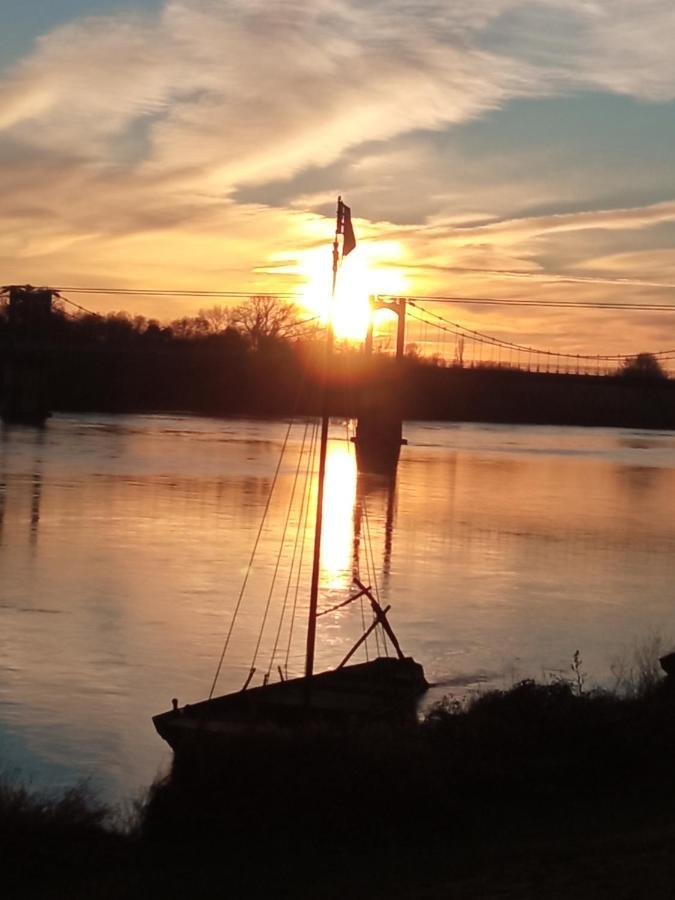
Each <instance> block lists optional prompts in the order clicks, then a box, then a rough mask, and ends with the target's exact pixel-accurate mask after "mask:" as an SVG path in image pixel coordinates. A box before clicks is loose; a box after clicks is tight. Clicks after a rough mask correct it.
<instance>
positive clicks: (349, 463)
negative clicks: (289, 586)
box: [321, 441, 356, 590]
mask: <svg viewBox="0 0 675 900" xmlns="http://www.w3.org/2000/svg"><path fill="white" fill-rule="evenodd" d="M355 499H356V458H355V455H354V451H353V449H352V447H351V445H350V444H347V443H346V442H344V441H339V442H337V441H331V442H330V443H329V445H328V454H327V457H326V480H325V482H324V506H323V518H322V545H321V584H322V587H324V588H328V589H331V590H333V589H337V588H342V587H343V586H344V585H345V584H349V583H350V582H351V562H352V548H353V521H354V501H355Z"/></svg>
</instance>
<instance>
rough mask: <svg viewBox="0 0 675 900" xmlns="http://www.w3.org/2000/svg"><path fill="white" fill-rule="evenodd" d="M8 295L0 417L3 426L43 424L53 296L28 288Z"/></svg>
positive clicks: (46, 412) (46, 407)
mask: <svg viewBox="0 0 675 900" xmlns="http://www.w3.org/2000/svg"><path fill="white" fill-rule="evenodd" d="M8 292H9V303H8V307H7V339H6V341H5V342H4V347H3V348H2V357H1V359H2V365H1V368H0V371H1V372H2V392H1V393H0V415H1V416H2V420H3V422H6V423H12V422H16V423H22V424H27V425H43V424H44V422H45V420H46V419H47V418H48V417H49V415H50V410H49V401H48V399H47V385H48V379H47V373H46V361H45V354H46V350H47V340H48V337H49V328H50V324H51V318H52V301H53V298H54V293H53V291H50V290H46V289H36V288H33V287H31V286H30V285H26V286H25V287H16V286H12V287H10V288H9V289H8Z"/></svg>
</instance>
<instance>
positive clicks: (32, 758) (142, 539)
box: [0, 416, 675, 796]
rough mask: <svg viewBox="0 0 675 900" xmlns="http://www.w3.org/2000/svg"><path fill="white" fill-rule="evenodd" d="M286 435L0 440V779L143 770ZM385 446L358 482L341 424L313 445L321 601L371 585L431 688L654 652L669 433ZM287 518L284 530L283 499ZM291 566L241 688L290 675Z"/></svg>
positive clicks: (664, 584)
mask: <svg viewBox="0 0 675 900" xmlns="http://www.w3.org/2000/svg"><path fill="white" fill-rule="evenodd" d="M285 429H286V423H284V422H263V421H255V422H253V421H243V420H239V421H233V420H232V421H229V420H228V421H226V422H223V421H218V420H209V419H196V418H195V419H193V418H189V417H180V416H175V417H170V416H120V417H118V418H114V417H105V416H71V417H63V416H55V417H54V419H52V420H51V421H50V423H49V425H48V427H47V429H46V430H45V432H44V433H42V435H41V436H40V438H39V440H38V439H37V436H36V433H35V432H33V431H30V430H29V429H20V428H16V429H11V431H7V430H3V432H2V442H1V443H0V571H1V572H2V580H1V581H0V741H1V742H2V746H3V754H4V764H5V766H6V767H7V768H9V769H12V768H15V767H20V766H23V767H24V774H25V775H26V776H27V777H31V778H33V779H34V780H35V781H36V783H40V781H44V782H47V783H58V782H60V783H70V782H72V781H74V780H75V779H76V778H78V777H81V776H89V777H91V778H92V779H93V783H94V786H97V787H101V788H102V789H103V790H104V791H105V792H107V793H108V794H109V795H118V796H119V795H120V794H129V793H130V792H132V791H133V790H135V789H136V788H137V787H139V786H141V785H143V784H147V783H148V782H149V781H150V780H151V779H152V777H153V776H154V774H155V772H156V770H157V768H158V767H159V766H160V765H161V764H162V762H163V760H165V759H166V757H165V755H164V747H163V745H162V743H161V742H160V741H159V740H158V739H157V737H156V735H155V733H154V731H153V729H152V726H151V724H150V716H151V714H152V713H154V712H157V711H158V710H159V709H162V708H163V707H164V706H168V705H169V701H170V698H171V697H172V696H178V697H179V698H180V699H181V700H182V701H184V702H192V701H194V700H198V699H201V698H203V697H204V696H205V694H206V693H207V692H208V689H209V687H210V684H211V681H212V678H213V674H214V671H215V667H216V662H217V660H218V656H219V654H220V652H221V650H222V646H223V636H224V634H225V632H226V630H227V627H228V625H229V622H230V620H231V617H232V612H233V608H234V604H235V602H236V599H237V593H238V591H239V588H240V586H241V581H242V577H243V573H244V570H245V567H246V561H247V560H248V557H249V555H250V552H251V547H252V546H253V543H254V541H255V537H256V533H257V530H258V528H259V526H260V521H261V518H262V513H263V510H264V506H265V503H266V500H267V498H268V496H269V492H270V486H271V483H272V480H273V476H274V471H275V466H276V463H277V459H278V454H279V449H280V447H281V444H282V442H283V438H284V434H285ZM407 436H408V438H409V441H410V443H409V445H408V447H406V448H405V449H404V451H403V453H402V457H401V462H400V464H399V469H398V475H397V478H396V480H394V479H387V478H383V477H378V476H375V475H361V476H357V473H356V465H355V461H354V456H353V449H352V447H351V446H350V445H348V444H347V443H346V441H344V440H343V439H342V429H341V428H340V427H339V426H338V425H337V423H336V425H335V427H334V429H333V430H332V431H331V439H330V442H329V457H328V463H327V483H326V506H325V510H324V519H323V526H324V534H325V541H324V552H323V566H324V575H323V580H322V603H324V604H326V605H327V606H330V605H331V603H332V601H333V597H331V596H330V595H331V594H333V595H335V598H334V599H335V600H339V599H344V597H345V596H346V594H347V591H348V588H349V586H350V583H351V579H352V576H353V574H354V572H355V571H358V572H360V573H361V574H362V576H366V578H365V579H364V580H367V581H368V580H369V581H370V582H371V583H374V582H375V581H377V586H378V587H379V589H380V591H381V592H382V594H383V595H384V597H383V600H385V601H386V603H387V604H389V603H391V604H392V613H391V618H392V624H393V625H394V627H395V629H396V632H397V634H398V636H399V637H400V639H401V642H402V645H403V649H404V651H405V652H407V653H410V654H412V655H414V656H415V658H417V659H419V660H420V661H422V662H423V663H424V665H425V669H426V671H427V673H428V675H429V677H430V678H431V679H432V680H434V681H438V682H443V683H444V685H445V687H444V688H443V690H446V691H447V690H452V691H458V690H462V689H467V688H471V687H475V686H477V685H480V684H488V685H495V684H496V685H501V684H502V683H504V682H505V681H508V679H509V678H510V677H512V676H511V675H510V674H509V673H512V672H517V674H518V677H526V676H537V677H540V676H541V674H542V672H544V671H547V672H550V671H552V670H555V669H560V670H563V669H565V668H566V666H568V664H569V660H570V658H571V655H572V653H573V652H574V650H576V649H577V648H579V649H580V650H581V653H582V657H583V661H584V668H585V670H586V671H588V672H590V673H591V678H592V679H596V678H597V679H601V678H602V677H603V675H604V674H606V673H607V672H608V661H609V660H610V659H611V657H612V656H613V655H614V654H616V652H617V650H618V649H619V648H620V647H621V646H622V645H624V644H630V643H631V642H632V641H633V640H634V639H636V638H639V637H640V636H641V635H643V634H645V633H646V632H647V631H648V630H649V629H651V628H660V629H661V630H662V632H663V633H665V634H671V635H675V613H674V612H673V609H674V607H673V603H672V584H673V580H674V579H675V516H673V513H674V512H675V447H674V446H673V437H674V436H673V435H672V434H663V435H661V434H659V435H655V436H654V443H655V446H653V447H652V446H650V447H640V448H637V447H631V446H629V443H630V441H631V440H633V438H634V433H632V432H625V433H624V432H619V431H613V430H611V429H555V428H529V427H528V428H525V427H521V428H516V427H514V428H510V427H507V426H504V427H489V428H486V427H483V426H479V425H461V426H460V425H456V426H446V425H442V424H438V423H418V424H414V423H411V424H409V425H408V428H407ZM640 440H642V436H641V435H640ZM294 446H295V449H296V450H298V446H299V441H298V442H296V444H295V445H294ZM306 459H307V456H306V455H305V460H306ZM303 471H304V469H303ZM293 478H294V467H293V465H291V464H290V463H289V465H288V467H287V468H284V469H283V470H282V472H281V476H280V482H279V497H278V501H279V502H278V504H277V505H275V506H274V508H273V509H272V510H271V521H270V527H269V530H268V531H266V532H265V534H264V535H263V537H262V540H261V550H262V559H261V566H260V570H259V571H256V573H254V575H253V576H252V580H251V587H252V592H251V597H250V600H249V602H248V604H247V605H246V606H245V607H244V608H243V610H242V615H241V617H240V621H239V622H238V630H237V633H236V641H235V643H234V646H233V654H232V658H231V659H230V658H228V664H227V666H226V668H225V670H224V673H223V679H222V683H220V684H219V688H220V689H222V690H223V692H224V691H226V690H234V689H237V688H239V687H241V685H242V684H243V682H244V680H245V678H246V675H247V673H248V671H249V668H248V667H249V666H250V662H251V653H252V650H253V647H254V645H255V643H256V640H257V637H258V634H259V630H260V622H261V619H262V615H263V613H264V607H265V603H266V599H267V596H268V590H269V580H270V576H271V574H272V573H273V571H274V568H275V566H276V564H277V559H278V553H279V535H280V534H281V532H282V531H283V528H284V522H285V517H286V515H287V512H288V504H289V500H290V497H291V494H292V483H293ZM294 509H295V512H293V513H292V515H291V526H292V528H294V526H295V525H296V524H297V521H298V517H299V518H300V519H302V514H301V513H300V512H299V509H300V506H299V503H298V499H297V498H296V501H295V507H294ZM309 519H310V521H309V527H308V529H307V535H306V537H305V540H304V541H303V542H302V543H301V546H300V547H298V548H297V551H296V559H295V563H294V565H295V566H296V568H297V564H298V562H299V559H300V556H301V553H304V564H305V569H306V568H307V565H306V564H307V563H308V561H309V560H310V559H311V546H312V545H311V533H310V532H311V531H312V526H313V520H312V517H311V515H310V517H309ZM293 552H294V550H293V544H292V542H291V539H290V537H289V539H288V541H287V543H286V550H285V554H284V555H283V556H282V557H281V560H280V573H279V576H278V579H277V580H278V596H275V598H274V602H275V603H276V604H277V605H276V606H273V607H272V608H271V609H270V613H269V617H268V625H267V631H266V634H265V636H264V642H263V645H262V646H261V660H262V661H261V663H260V669H259V673H261V672H265V671H271V672H272V673H273V674H274V673H276V671H277V669H276V665H278V664H282V665H283V664H284V662H285V655H286V652H287V650H288V652H289V658H288V660H287V661H288V668H289V672H290V673H297V672H299V671H301V667H302V662H303V649H304V647H303V645H304V638H305V628H306V613H307V596H308V579H307V578H306V577H305V578H304V579H303V580H302V581H301V583H300V584H299V591H298V594H297V609H296V610H295V618H294V626H293V629H291V628H290V627H289V620H288V616H289V615H290V611H292V610H293V604H294V591H295V586H294V585H292V586H291V587H292V590H291V591H290V595H289V596H288V599H287V609H286V618H285V619H283V618H282V605H283V602H284V595H285V594H286V593H287V585H288V575H287V572H286V568H288V567H289V566H290V564H291V561H292V559H293ZM284 567H286V568H284ZM352 606H354V607H355V606H357V604H353V605H352ZM280 623H281V624H282V628H281V630H280V631H278V630H279V625H280ZM361 627H362V623H361V618H360V612H359V610H358V609H353V608H352V607H351V606H349V607H346V608H345V609H343V610H339V611H338V612H336V613H334V614H331V615H326V616H325V617H323V618H322V619H321V625H320V631H321V634H320V646H319V647H318V650H317V652H318V657H317V668H325V667H329V666H332V665H335V664H336V662H337V661H339V660H340V659H341V658H342V657H343V656H344V654H345V652H346V650H347V649H349V646H351V644H352V643H353V641H354V640H355V639H356V638H358V636H359V634H360V631H361ZM277 633H278V639H277ZM275 643H276V644H277V649H276V655H275ZM289 644H290V647H289ZM270 665H271V669H270ZM266 667H267V668H266ZM258 677H259V676H258ZM275 677H276V676H275ZM513 677H515V676H513Z"/></svg>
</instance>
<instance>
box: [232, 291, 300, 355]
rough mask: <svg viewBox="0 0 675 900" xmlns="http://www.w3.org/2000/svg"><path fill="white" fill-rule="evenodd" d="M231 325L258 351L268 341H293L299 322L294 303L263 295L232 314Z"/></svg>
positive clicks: (243, 304) (254, 298)
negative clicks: (290, 338) (276, 339)
mask: <svg viewBox="0 0 675 900" xmlns="http://www.w3.org/2000/svg"><path fill="white" fill-rule="evenodd" d="M229 324H230V325H231V326H232V327H233V328H236V329H237V331H240V332H241V333H242V334H244V335H245V336H246V337H247V338H248V339H249V341H250V342H251V345H252V346H253V347H254V348H255V349H258V348H259V347H260V344H261V343H262V342H264V341H265V340H269V339H275V338H288V337H292V336H293V334H295V332H296V331H297V329H298V325H299V324H300V322H299V320H298V310H297V308H296V307H295V306H294V305H293V304H292V303H286V302H285V301H284V300H280V299H279V298H278V297H270V296H267V295H260V296H257V297H251V298H250V300H249V301H248V302H247V303H242V304H241V305H240V306H235V307H234V309H232V310H230V314H229Z"/></svg>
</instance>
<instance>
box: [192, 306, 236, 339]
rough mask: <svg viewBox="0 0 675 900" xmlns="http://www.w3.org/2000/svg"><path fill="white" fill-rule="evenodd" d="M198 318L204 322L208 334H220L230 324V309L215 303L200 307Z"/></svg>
mask: <svg viewBox="0 0 675 900" xmlns="http://www.w3.org/2000/svg"><path fill="white" fill-rule="evenodd" d="M199 318H200V319H203V320H204V322H206V325H207V328H208V331H209V334H222V333H223V332H224V331H227V329H228V328H229V327H230V325H231V318H232V310H231V309H227V307H225V306H219V305H218V304H216V305H215V306H211V307H210V308H209V309H200V310H199Z"/></svg>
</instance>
